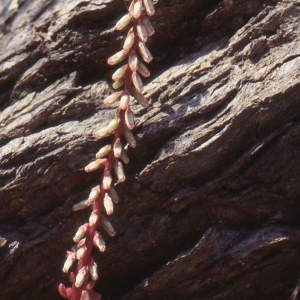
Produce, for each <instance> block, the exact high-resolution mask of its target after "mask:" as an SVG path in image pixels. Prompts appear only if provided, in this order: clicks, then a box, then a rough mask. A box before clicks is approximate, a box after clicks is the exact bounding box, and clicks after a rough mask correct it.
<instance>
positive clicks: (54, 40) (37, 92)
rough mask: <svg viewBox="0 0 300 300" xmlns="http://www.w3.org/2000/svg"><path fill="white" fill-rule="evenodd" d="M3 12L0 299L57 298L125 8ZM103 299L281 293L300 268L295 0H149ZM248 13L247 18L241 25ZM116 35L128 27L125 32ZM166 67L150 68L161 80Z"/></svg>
mask: <svg viewBox="0 0 300 300" xmlns="http://www.w3.org/2000/svg"><path fill="white" fill-rule="evenodd" d="M2 1H3V2H2V3H3V5H2V7H1V8H0V30H1V32H0V34H2V37H1V42H0V109H1V111H2V112H1V114H0V222H1V223H0V255H1V256H0V274H1V275H0V286H1V292H2V294H1V299H4V300H6V299H7V300H11V299H22V300H25V299H52V300H53V299H60V296H59V295H58V292H57V286H58V284H59V283H60V282H64V283H65V284H67V283H68V279H67V275H66V274H64V273H62V272H61V268H62V264H63V262H64V253H65V251H66V250H68V249H70V248H71V247H72V244H73V243H72V237H73V235H74V233H75V231H76V229H77V227H78V226H79V225H81V224H83V223H84V222H86V220H87V218H88V212H85V211H83V212H76V213H73V212H72V210H71V207H72V205H73V204H74V203H76V202H78V201H80V200H82V199H84V198H85V197H87V195H88V193H89V191H90V189H91V187H93V186H94V185H95V184H96V183H97V180H98V178H99V176H100V173H101V172H98V173H89V174H86V173H85V172H84V170H83V168H84V166H85V165H87V164H88V163H89V162H90V161H91V160H92V159H93V157H94V154H95V153H96V151H97V150H98V149H99V148H100V147H101V146H103V145H105V143H106V142H107V141H109V140H110V139H109V138H106V139H104V140H103V141H99V142H96V141H95V140H94V139H93V137H92V133H93V132H95V131H96V130H98V129H99V128H100V127H101V126H102V125H104V124H106V122H107V120H108V119H109V117H110V116H111V115H113V114H114V109H113V108H109V109H108V108H105V107H104V106H103V104H102V101H103V99H104V98H105V97H106V96H107V95H109V94H110V93H111V89H110V84H111V81H110V75H111V72H112V71H113V68H109V67H108V66H107V65H106V59H107V58H108V57H109V56H110V55H112V54H113V53H115V52H116V51H118V50H119V48H120V46H121V44H122V39H121V38H119V35H120V33H119V32H116V31H115V30H114V29H113V28H114V24H115V23H116V21H117V20H118V18H119V17H120V16H122V14H124V13H125V11H126V9H125V4H124V2H123V1H121V0H119V1H116V0H114V1H112V0H106V1H105V0H91V1H86V0H81V1H74V0H73V1H61V0H52V1H50V0H49V1H39V0H35V1H34V0H27V1H26V0H25V1H21V2H19V4H15V3H16V2H14V1H10V0H5V1H4V0H2ZM156 7H157V13H156V15H155V17H153V23H154V27H155V29H156V31H157V33H156V35H155V36H154V37H153V38H152V39H151V42H150V44H149V48H150V49H151V50H152V52H153V54H154V57H155V59H154V62H153V64H152V66H151V69H152V74H153V76H152V81H151V82H149V84H148V85H147V86H146V96H147V97H148V98H149V99H150V100H151V106H150V107H149V108H148V109H144V108H141V107H140V106H137V105H136V106H134V109H135V112H136V115H137V120H136V121H137V126H136V129H135V130H134V133H135V134H136V137H137V141H138V146H137V147H136V148H135V149H130V150H129V152H128V154H129V157H130V159H131V162H130V163H129V164H128V165H126V167H125V171H126V174H127V180H126V182H125V183H123V184H121V185H118V186H117V189H118V192H119V193H120V195H121V196H122V200H121V201H120V203H119V204H118V205H116V206H115V213H114V215H113V216H112V217H110V220H111V222H112V223H113V225H114V227H115V229H116V231H117V233H118V234H117V236H116V237H115V238H110V237H108V236H106V235H105V233H104V235H105V240H106V242H107V251H106V252H105V253H104V254H103V253H101V254H100V253H97V251H95V259H96V261H97V264H98V266H99V273H100V278H99V282H98V284H97V285H96V287H95V289H96V290H97V291H99V292H100V293H101V294H102V295H103V299H121V298H123V299H132V300H133V299H288V298H289V297H290V296H291V294H292V292H293V289H294V288H295V286H296V285H297V282H298V278H299V277H300V259H299V254H300V230H299V225H300V221H299V220H300V218H299V215H300V202H299V196H300V189H299V179H298V177H299V176H298V174H299V173H300V158H299V153H300V141H299V134H300V124H299V117H300V73H299V69H300V6H299V1H281V2H278V3H277V1H250V0H249V1H246V0H231V1H228V0H227V1H225V0H224V1H221V2H217V1H215V2H214V3H211V1H200V0H197V1H196V0H195V1H188V2H186V1H184V0H169V1H162V0H160V1H158V3H157V5H156ZM251 17H252V18H251ZM121 34H122V35H123V36H124V35H125V34H126V31H124V32H122V33H121ZM159 74H160V75H159Z"/></svg>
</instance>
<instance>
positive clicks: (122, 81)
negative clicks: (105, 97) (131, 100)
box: [112, 79, 125, 90]
mask: <svg viewBox="0 0 300 300" xmlns="http://www.w3.org/2000/svg"><path fill="white" fill-rule="evenodd" d="M124 83H125V81H124V79H120V80H117V81H115V82H114V83H113V84H112V87H113V88H114V89H115V90H116V89H118V88H119V87H121V86H122V85H123V84H124Z"/></svg>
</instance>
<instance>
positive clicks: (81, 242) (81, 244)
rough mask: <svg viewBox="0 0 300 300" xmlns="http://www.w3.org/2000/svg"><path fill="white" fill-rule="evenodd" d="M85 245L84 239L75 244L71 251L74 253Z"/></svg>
mask: <svg viewBox="0 0 300 300" xmlns="http://www.w3.org/2000/svg"><path fill="white" fill-rule="evenodd" d="M84 244H85V238H84V239H81V240H80V241H79V242H78V243H77V244H75V245H74V246H73V247H72V248H71V250H72V251H74V252H76V251H77V250H78V249H80V248H82V246H83V245H84Z"/></svg>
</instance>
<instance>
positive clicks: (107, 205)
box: [103, 193, 114, 216]
mask: <svg viewBox="0 0 300 300" xmlns="http://www.w3.org/2000/svg"><path fill="white" fill-rule="evenodd" d="M103 205H104V208H105V211H106V214H107V215H108V216H110V215H112V214H113V212H114V206H113V203H112V201H111V198H110V197H109V196H108V194H106V193H105V196H104V200H103Z"/></svg>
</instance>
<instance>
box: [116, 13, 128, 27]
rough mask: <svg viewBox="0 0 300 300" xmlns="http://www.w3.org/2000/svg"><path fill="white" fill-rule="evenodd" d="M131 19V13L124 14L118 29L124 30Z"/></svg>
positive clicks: (118, 23)
mask: <svg viewBox="0 0 300 300" xmlns="http://www.w3.org/2000/svg"><path fill="white" fill-rule="evenodd" d="M130 21H131V15H130V14H127V15H125V16H123V17H122V18H121V19H120V20H119V21H118V22H117V24H116V29H117V30H122V29H123V28H124V27H126V26H127V25H128V24H129V23H130Z"/></svg>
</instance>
